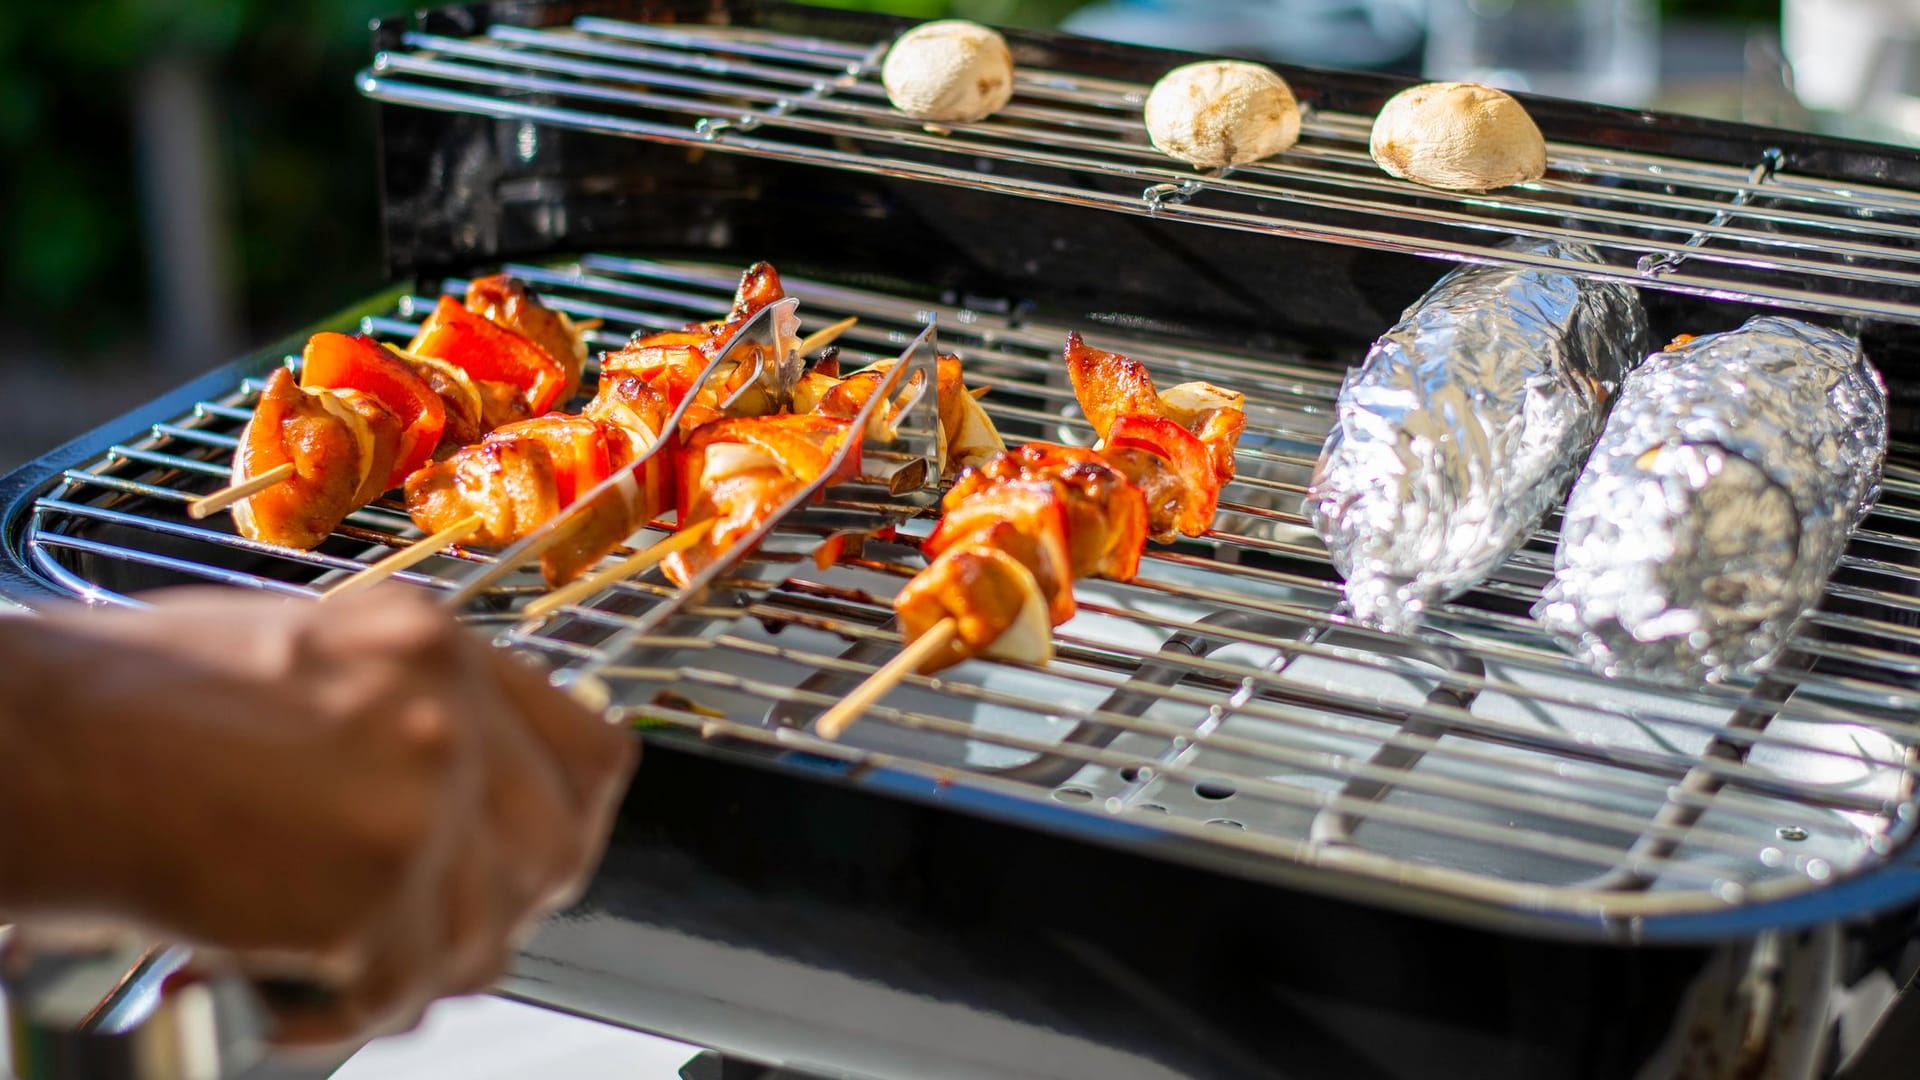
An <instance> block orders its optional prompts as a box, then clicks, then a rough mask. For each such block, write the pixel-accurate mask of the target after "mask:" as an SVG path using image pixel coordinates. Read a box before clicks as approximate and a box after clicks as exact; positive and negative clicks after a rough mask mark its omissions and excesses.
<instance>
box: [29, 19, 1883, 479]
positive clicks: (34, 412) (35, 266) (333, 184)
mask: <svg viewBox="0 0 1920 1080" xmlns="http://www.w3.org/2000/svg"><path fill="white" fill-rule="evenodd" d="M839 2H840V3H842V4H843V5H845V6H859V7H868V8H873V9H877V10H886V11H892V12H896V13H899V14H904V15H909V16H914V17H919V18H934V17H941V16H948V15H955V16H960V17H965V18H973V19H978V20H980V21H983V22H989V23H996V24H1001V25H1010V26H1025V27H1052V26H1063V27H1065V28H1066V29H1070V30H1073V31H1075V32H1078V33H1085V34H1091V35H1095V36H1103V37H1111V38H1115V39H1119V40H1129V41H1139V42H1146V43H1151V44H1159V45H1167V46H1172V47H1176V48H1182V49H1190V50H1194V51H1198V52H1204V53H1213V54H1216V55H1242V56H1250V57H1254V58H1261V59H1269V60H1274V61H1279V62H1295V63H1317V64H1324V65H1331V66H1345V67H1359V68H1372V69H1381V70H1391V71H1398V72H1403V73H1407V74H1422V73H1424V74H1426V75H1428V76H1430V77H1436V78H1439V77H1446V78H1460V77H1471V78H1477V79H1479V80H1481V81H1487V82H1493V83H1497V84H1500V85H1504V86H1508V87H1511V88H1518V89H1530V90H1533V91H1536V92H1539V93H1547V94H1554V95H1559V96H1567V97H1578V98H1586V99H1591V100H1599V101H1606V102H1610V103H1615V104H1622V105H1630V106H1650V107H1657V108H1664V109H1673V110H1677V111H1685V112H1697V113H1702V114H1706V115H1713V116H1719V117H1723V118H1728V119H1745V120H1750V121H1753V122H1756V123H1764V124H1774V125H1780V126H1789V127H1801V128H1818V129H1821V130H1830V131H1834V132H1838V133H1842V134H1851V135H1857V136H1862V137H1868V138H1874V139H1880V140H1885V141H1900V142H1915V141H1920V49H1917V48H1915V47H1914V45H1913V42H1914V40H1915V38H1916V35H1917V34H1920V29H1916V28H1920V0H1091V2H1089V0H839ZM393 6H394V0H67V2H65V3H56V4H48V3H28V2H24V0H14V2H11V3H8V4H6V5H5V7H6V10H5V12H4V13H0V154H3V155H4V160H5V166H4V169H0V228H3V229H4V232H0V235H3V236H4V237H5V242H4V244H3V245H0V260H4V262H3V263H0V274H4V282H0V467H4V466H8V465H11V464H13V463H15V462H17V461H19V460H21V459H23V458H25V457H29V456H32V455H34V454H37V453H39V452H41V451H44V450H45V449H47V448H49V447H50V446H52V445H54V444H55V443H57V442H59V441H61V440H63V439H65V438H68V437H70V436H72V435H74V434H77V433H79V432H80V431H83V430H85V429H86V428H87V427H90V426H92V425H93V424H96V423H99V422H101V421H103V420H105V419H107V418H109V417H111V416H112V415H114V414H115V413H117V412H119V411H121V410H123V409H126V408H128V407H131V406H133V405H135V404H137V403H139V402H141V401H143V400H145V399H147V398H149V397H151V396H153V395H154V394H156V393H158V392H159V391H160V390H162V389H165V388H166V387H168V386H171V385H174V384H177V383H179V382H181V381H182V380H184V379H185V378H186V377H187V376H189V375H191V374H194V373H196V372H199V371H202V370H205V369H206V368H209V367H211V366H213V365H214V364H216V363H219V362H221V361H223V360H225V359H228V358H230V357H232V356H233V355H235V354H237V353H239V352H241V351H242V350H244V349H246V348H248V347H252V346H257V345H259V344H261V343H263V342H267V341H269V340H272V339H275V338H277V337H279V336H280V335H282V334H285V333H287V332H290V331H292V330H295V329H297V328H299V327H300V326H303V325H305V324H307V323H310V322H312V321H313V320H315V319H316V318H318V317H320V316H322V315H324V314H326V313H329V312H331V311H333V310H335V309H337V308H338V307H340V306H342V305H345V304H346V303H348V302H350V301H352V300H354V299H356V298H358V297H360V296H363V295H364V294H366V293H368V292H370V291H372V290H373V289H374V288H375V287H377V286H378V285H380V284H381V271H380V265H379V251H378V242H377V241H378V237H377V229H376V221H375V205H374V200H375V178H374V138H375V133H374V124H373V113H372V108H371V107H370V106H369V105H367V104H366V103H364V102H362V101H361V100H360V99H359V98H358V97H357V95H356V94H355V91H354V87H353V81H352V76H353V73H354V71H355V70H356V69H357V68H358V67H359V66H360V65H362V64H363V63H364V62H365V60H366V53H367V24H368V20H369V19H370V18H371V17H372V16H374V15H376V14H379V13H381V12H382V11H385V10H389V9H391V8H392V7H393Z"/></svg>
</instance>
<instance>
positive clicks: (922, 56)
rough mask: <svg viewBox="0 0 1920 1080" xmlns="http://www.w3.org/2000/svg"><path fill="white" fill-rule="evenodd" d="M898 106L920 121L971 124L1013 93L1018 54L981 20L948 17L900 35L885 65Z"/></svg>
mask: <svg viewBox="0 0 1920 1080" xmlns="http://www.w3.org/2000/svg"><path fill="white" fill-rule="evenodd" d="M880 81H881V82H882V83H884V84H885V85H886V88H887V100H889V101H891V102H893V107H894V108H896V109H899V110H900V111H901V112H903V113H906V114H907V115H908V116H911V117H914V118H915V119H918V120H930V121H935V122H941V123H970V122H972V121H974V120H979V119H982V118H984V117H987V116H990V115H992V114H993V113H995V112H998V111H999V110H1000V109H1001V108H1002V107H1003V106H1005V105H1006V103H1007V99H1008V98H1010V97H1012V96H1013V53H1011V52H1009V51H1008V49H1007V42H1006V39H1005V38H1003V37H1001V36H1000V35H999V34H997V33H995V32H993V31H992V30H990V29H988V28H987V27H984V26H981V25H980V24H979V23H970V22H967V21H965V20H963V19H944V20H942V21H940V22H930V23H923V24H922V25H920V26H916V27H914V28H913V29H911V30H909V31H907V32H906V33H904V34H902V35H900V40H898V41H896V42H894V43H893V48H891V49H889V50H887V60H886V63H884V64H882V65H881V67H880Z"/></svg>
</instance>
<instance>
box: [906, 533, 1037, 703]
mask: <svg viewBox="0 0 1920 1080" xmlns="http://www.w3.org/2000/svg"><path fill="white" fill-rule="evenodd" d="M1024 541H1025V538H1024V537H1022V536H1021V534H1020V532H1019V530H1018V529H1016V528H1015V527H1014V526H1013V525H1012V524H1010V523H1007V522H1001V523H999V524H996V525H993V526H991V527H989V528H988V529H987V530H986V531H984V532H982V533H980V534H978V535H977V536H976V542H975V543H972V544H967V545H965V546H962V547H956V548H953V549H951V550H949V551H947V552H946V553H945V554H943V555H941V556H940V557H939V558H936V559H935V560H933V562H932V563H931V564H929V565H928V566H927V568H926V569H925V570H922V571H920V572H919V573H918V574H915V575H914V576H913V580H911V581H909V582H907V584H906V587H905V588H903V589H901V590H900V592H899V594H898V595H896V596H895V597H894V600H893V610H894V613H895V614H896V615H898V616H899V618H900V628H901V632H902V633H904V634H905V635H906V637H907V640H909V641H912V640H914V639H916V638H918V637H920V635H922V634H924V633H926V632H927V631H928V630H931V629H932V628H933V627H934V625H935V624H937V623H938V622H940V620H942V619H952V620H954V623H955V625H956V626H957V627H958V630H959V633H958V634H956V635H955V637H954V638H953V640H951V641H949V642H948V644H947V646H946V648H944V649H942V650H940V651H939V652H937V653H935V654H933V655H932V656H931V657H929V658H928V659H927V660H926V661H925V662H924V663H923V664H921V666H920V672H921V674H923V675H931V674H933V673H934V672H936V671H940V670H941V669H943V668H948V667H952V666H953V665H954V664H957V663H960V662H961V661H962V660H966V659H969V658H971V657H975V656H988V657H993V658H995V659H1001V660H1013V661H1019V662H1024V663H1029V664H1045V663H1046V662H1048V661H1049V660H1052V659H1053V622H1052V620H1051V619H1050V618H1049V617H1048V614H1047V598H1046V596H1045V594H1044V593H1043V592H1042V591H1041V588H1040V584H1039V582H1038V581H1037V580H1036V579H1035V577H1034V575H1033V571H1032V570H1030V569H1028V568H1027V565H1026V564H1025V563H1023V562H1021V561H1020V560H1019V559H1018V558H1016V557H1015V556H1013V555H1011V554H1009V553H1008V552H1009V550H1010V549H1014V550H1017V549H1018V548H1019V547H1021V546H1022V544H1023V542H1024Z"/></svg>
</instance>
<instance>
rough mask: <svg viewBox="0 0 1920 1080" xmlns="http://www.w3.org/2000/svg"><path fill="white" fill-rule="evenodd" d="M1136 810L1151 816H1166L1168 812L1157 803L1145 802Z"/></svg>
mask: <svg viewBox="0 0 1920 1080" xmlns="http://www.w3.org/2000/svg"><path fill="white" fill-rule="evenodd" d="M1136 809H1139V810H1145V811H1147V812H1148V813H1150V814H1164V813H1166V812H1167V808H1166V807H1164V806H1161V805H1160V804H1159V803H1157V802H1143V803H1141V804H1140V805H1139V806H1138V807H1136Z"/></svg>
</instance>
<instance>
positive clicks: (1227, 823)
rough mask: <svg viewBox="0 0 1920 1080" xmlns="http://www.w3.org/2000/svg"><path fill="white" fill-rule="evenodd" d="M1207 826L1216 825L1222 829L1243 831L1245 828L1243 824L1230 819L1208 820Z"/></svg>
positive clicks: (1217, 818)
mask: <svg viewBox="0 0 1920 1080" xmlns="http://www.w3.org/2000/svg"><path fill="white" fill-rule="evenodd" d="M1207 824H1209V825H1218V826H1220V827H1221V828H1223V829H1244V828H1246V827H1247V826H1246V824H1245V823H1244V822H1239V821H1235V820H1233V819H1232V818H1230V817H1216V818H1208V819H1207Z"/></svg>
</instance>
